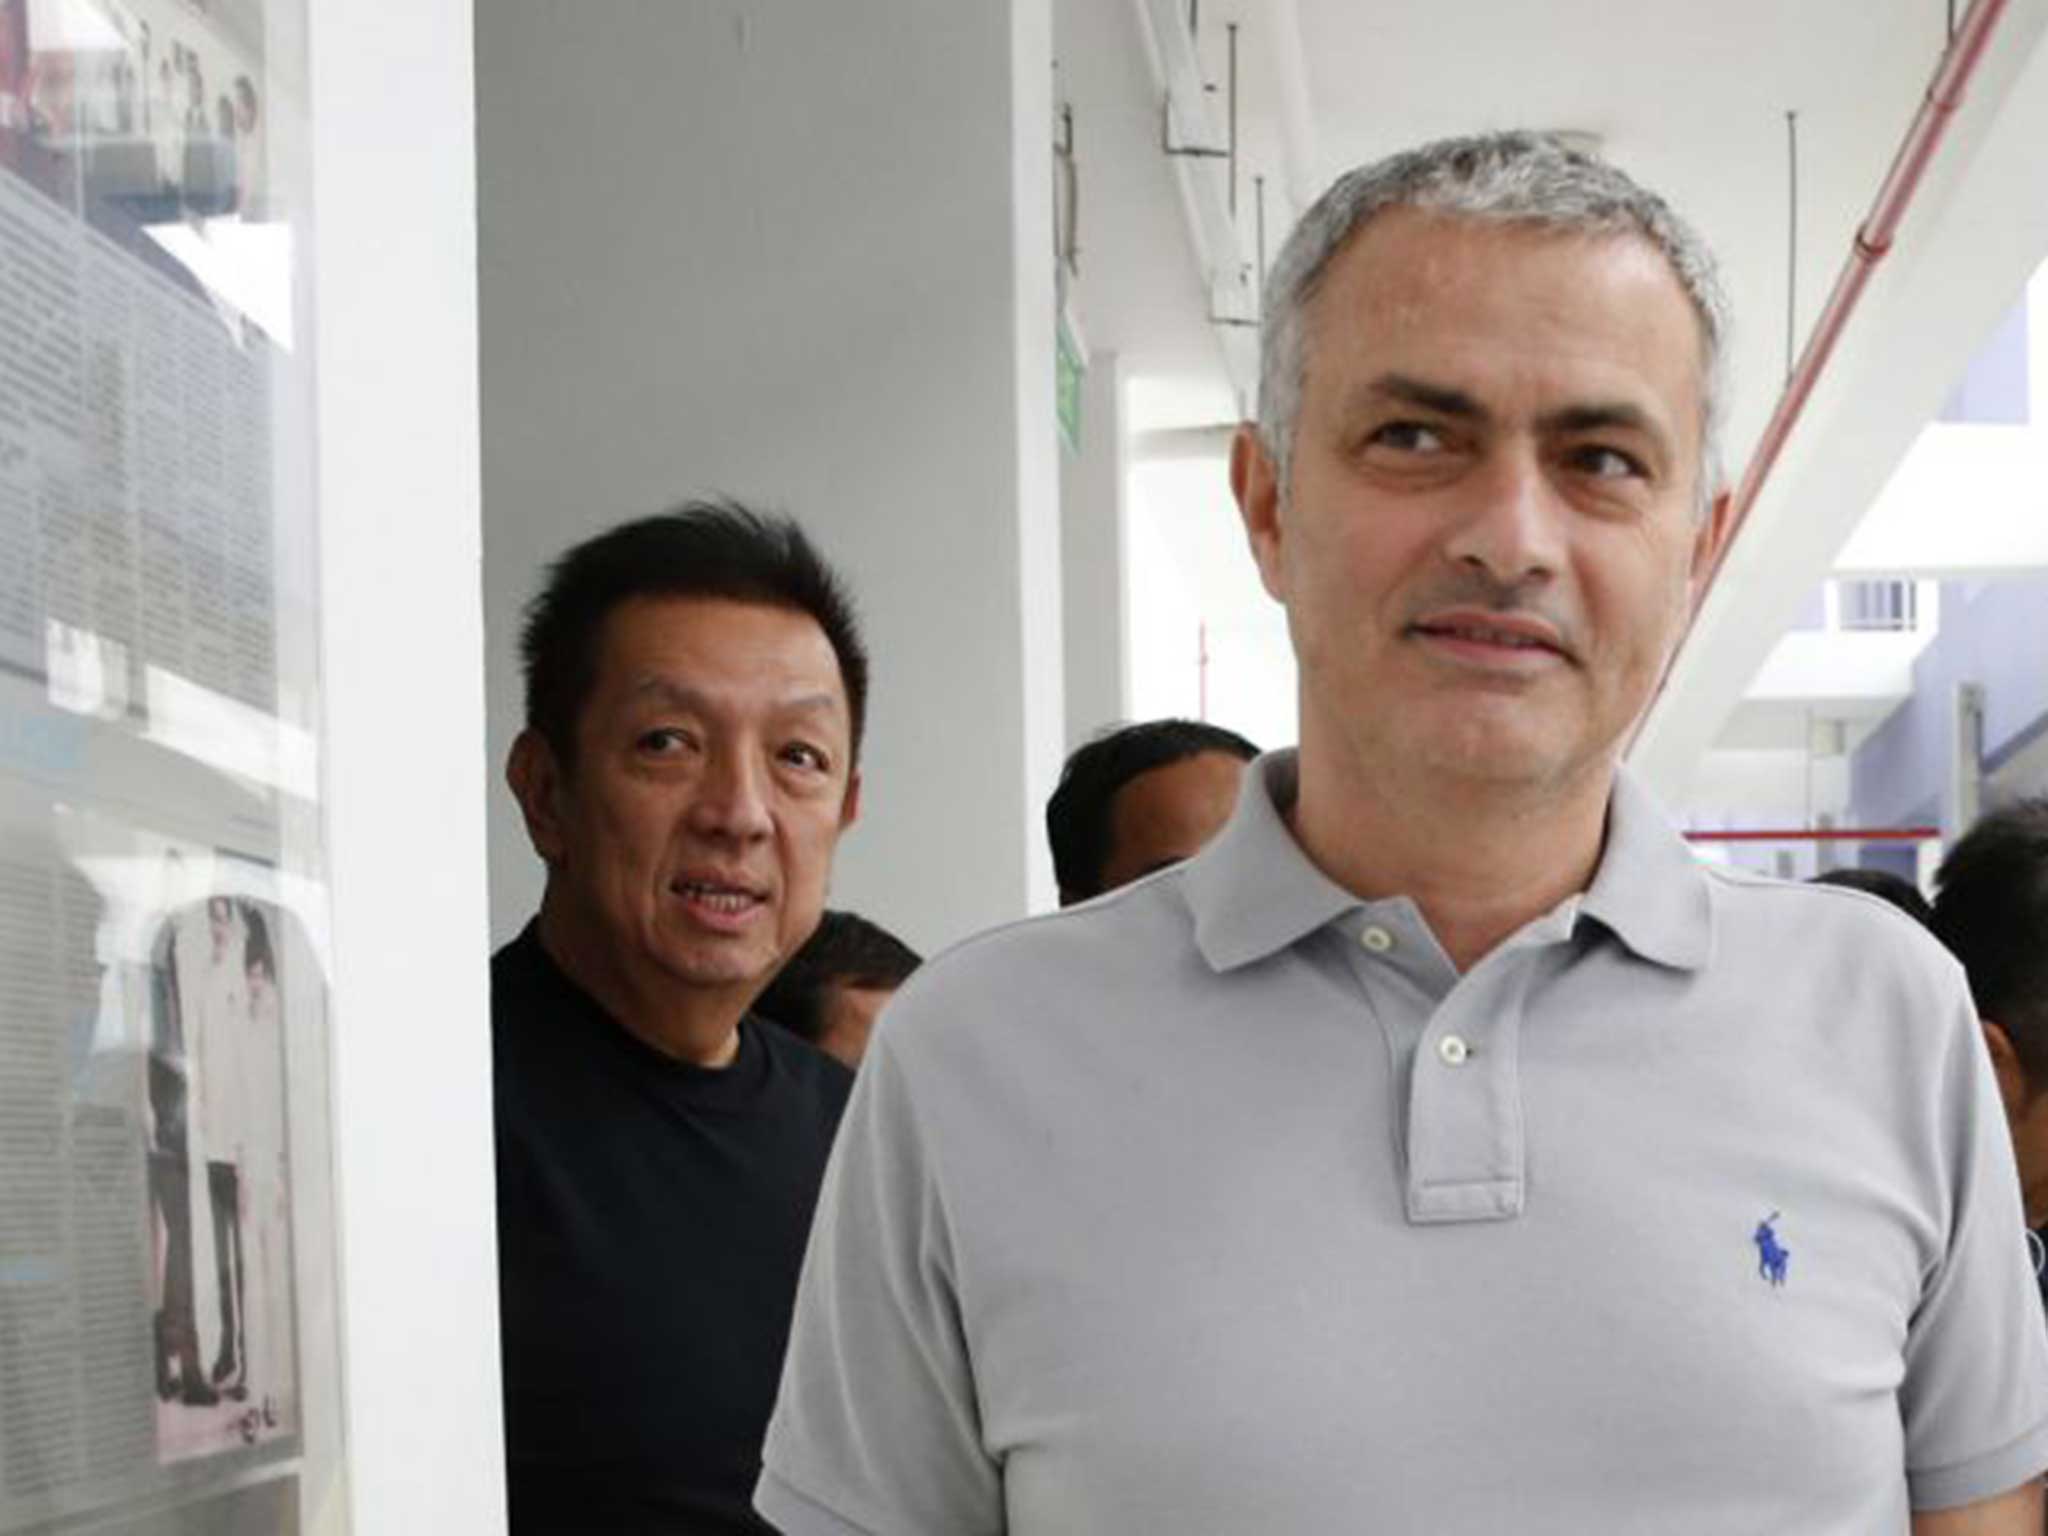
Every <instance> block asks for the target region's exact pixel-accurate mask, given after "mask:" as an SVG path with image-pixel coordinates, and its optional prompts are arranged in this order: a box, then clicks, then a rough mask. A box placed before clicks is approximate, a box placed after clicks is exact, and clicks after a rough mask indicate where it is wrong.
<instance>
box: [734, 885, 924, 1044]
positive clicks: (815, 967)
mask: <svg viewBox="0 0 2048 1536" xmlns="http://www.w3.org/2000/svg"><path fill="white" fill-rule="evenodd" d="M921 963H922V962H921V961H920V959H919V957H918V954H917V951H916V950H914V949H912V948H911V947H910V946H909V945H908V944H905V943H904V942H903V941H902V940H901V939H899V938H897V937H896V935H895V934H893V933H891V932H889V931H888V930H887V929H886V928H883V927H881V926H880V925H878V924H875V923H871V922H869V921H868V920H867V919H866V918H864V917H861V916H860V915H858V914H857V913H853V912H830V911H828V912H827V913H826V914H825V915H824V916H823V917H822V918H820V919H819V920H818V928H817V931H816V932H815V933H813V934H812V935H811V937H810V939H809V941H808V942H806V943H805V945H804V947H803V948H802V949H800V950H798V951H797V952H796V954H795V956H794V957H792V958H791V960H790V962H789V964H787V965H785V966H784V967H783V968H782V969H781V970H780V971H778V972H776V974H775V979H774V980H773V981H772V982H770V983H769V984H768V990H767V991H766V992H763V993H762V994H761V996H760V998H759V999H758V1000H757V1001H756V1002H755V1004H754V1011H755V1012H756V1013H758V1014H760V1015H761V1017H763V1018H764V1019H768V1020H770V1021H771V1022H773V1023H776V1024H780V1025H781V1026H782V1027H783V1028H784V1029H787V1030H789V1031H790V1032H791V1033H793V1034H796V1035H798V1036H800V1037H802V1038H803V1039H805V1040H808V1041H810V1042H811V1044H813V1045H815V1046H817V1047H818V1049H819V1050H821V1051H824V1052H826V1053H827V1054H829V1055H832V1056H836V1057H838V1058H839V1059H840V1060H841V1061H843V1062H845V1063H846V1064H847V1065H848V1066H849V1067H858V1066H859V1065H860V1059H861V1057H862V1056H863V1055H865V1054H866V1052H867V1048H868V1036H869V1035H870V1034H872V1033H873V1031H874V1027H875V1018H876V1016H877V1015H878V1014H880V1013H881V1011H882V1008H883V1005H884V1004H886V1003H887V1002H888V1001H889V999H890V998H891V997H892V996H894V995H895V992H896V989H897V988H898V987H900V986H902V985H903V983H904V982H906V981H908V980H909V979H910V973H911V972H912V971H914V970H916V969H917V968H918V966H919V965H920V964H921Z"/></svg>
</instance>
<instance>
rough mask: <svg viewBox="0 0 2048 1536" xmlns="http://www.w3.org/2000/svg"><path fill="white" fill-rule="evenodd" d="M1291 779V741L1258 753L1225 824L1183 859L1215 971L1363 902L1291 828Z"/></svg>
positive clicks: (1272, 950)
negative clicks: (1320, 865)
mask: <svg viewBox="0 0 2048 1536" xmlns="http://www.w3.org/2000/svg"><path fill="white" fill-rule="evenodd" d="M1295 782H1296V780H1295V755H1294V750H1293V749H1292V748H1288V749H1287V750H1285V751H1280V752H1268V753H1266V754H1265V755H1264V756H1263V757H1260V758H1259V759H1258V760H1257V761H1255V762H1254V763H1253V764H1252V765H1251V768H1250V769H1249V770H1248V771H1247V772H1246V773H1245V776H1244V783H1243V785H1242V786H1241V787H1240V788H1239V790H1238V794H1237V809H1236V810H1234V811H1232V812H1231V815H1230V820H1228V821H1227V822H1225V823H1224V824H1223V830H1222V831H1220V832H1218V833H1217V834H1216V836H1215V837H1214V838H1212V839H1211V840H1210V842H1209V846H1208V847H1206V848H1204V849H1203V850H1202V851H1201V852H1200V853H1198V854H1196V855H1195V857H1194V858H1192V859H1190V860H1189V861H1188V862H1187V864H1186V865H1184V866H1183V869H1184V875H1183V878H1182V885H1181V888H1182V890H1183V891H1184V892H1185V893H1186V895H1187V900H1188V905H1189V907H1190V908H1191V909H1192V910H1193V912H1194V918H1195V946H1196V947H1197V948H1198V949H1200V950H1201V952H1202V957H1203V958H1204V959H1206V960H1207V961H1208V962H1209V964H1210V965H1211V966H1213V967H1214V968H1215V969H1217V970H1219V971H1228V970H1234V969H1235V968H1237V967H1238V966H1240V965H1249V964H1250V963H1251V962H1252V961H1254V960H1263V959H1264V958H1265V957H1266V956H1268V955H1271V954H1276V953H1278V952H1279V951H1280V950H1283V949H1285V948H1287V946H1288V945H1290V944H1293V943H1294V942H1295V941H1296V940H1298V939H1301V938H1305V937H1306V936H1307V935H1309V934H1311V933H1313V932H1315V931H1316V929H1318V928H1320V927H1322V926H1323V925H1324V924H1325V923H1327V922H1329V921H1331V920H1332V919H1333V918H1337V917H1341V916H1342V915H1343V914H1344V913H1346V912H1349V911H1352V910H1354V909H1356V908H1357V907H1359V906H1361V905H1362V903H1361V902H1360V901H1359V899H1358V898H1357V897H1356V896H1354V895H1352V894H1351V893H1350V892H1349V891H1347V890H1345V889H1344V888H1343V887H1342V886H1340V885H1338V884H1337V883H1336V882H1335V881H1334V880H1332V879H1331V878H1330V877H1329V876H1328V875H1326V874H1324V873H1323V872H1322V871H1321V870H1319V869H1317V868H1316V867H1315V865H1314V864H1312V863H1310V862H1309V858H1308V855H1307V854H1305V853H1303V852H1302V851H1301V845H1300V844H1298V843H1297V842H1295V840H1294V834H1293V833H1292V832H1291V831H1289V830H1288V827H1287V822H1286V820H1285V809H1286V808H1287V807H1289V806H1292V805H1293V803H1294V794H1295Z"/></svg>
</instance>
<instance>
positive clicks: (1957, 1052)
mask: <svg viewBox="0 0 2048 1536" xmlns="http://www.w3.org/2000/svg"><path fill="white" fill-rule="evenodd" d="M1956 990H1957V991H1958V992H1960V991H1961V988H1960V987H1958V988H1957V989H1956ZM1951 1018H1952V1021H1953V1025H1954V1027H1953V1028H1952V1029H1951V1030H1950V1031H1949V1036H1948V1040H1947V1052H1946V1059H1945V1061H1944V1062H1943V1066H1942V1072H1941V1081H1940V1086H1939V1093H1940V1103H1939V1105H1938V1107H1937V1113H1938V1115H1939V1117H1940V1118H1939V1124H1938V1127H1937V1132H1936V1137H1935V1140H1936V1144H1937V1146H1938V1148H1939V1155H1940V1156H1941V1157H1942V1159H1943V1161H1944V1163H1945V1165H1946V1166H1945V1175H1946V1177H1945V1184H1946V1187H1947V1191H1948V1199H1949V1216H1950V1221H1949V1233H1948V1246H1947V1249H1946V1252H1945V1253H1944V1255H1943V1256H1942V1259H1941V1261H1940V1262H1939V1263H1938V1264H1937V1265H1936V1267H1935V1268H1934V1269H1933V1271H1932V1272H1931V1273H1930V1274H1929V1275H1928V1276H1927V1280H1926V1283H1925V1285H1924V1287H1923V1289H1922V1294H1921V1301H1920V1306H1919V1309H1918V1310H1917V1311H1916V1312H1915V1314H1914V1316H1913V1320H1912V1323H1911V1326H1910V1329H1909V1331H1908V1334H1907V1339H1906V1357H1905V1365H1906V1376H1905V1382H1904V1385H1903V1386H1902V1387H1901V1389H1900V1404H1899V1406H1900V1413H1901V1415H1902V1418H1903V1421H1904V1427H1905V1438H1906V1476H1907V1482H1908V1485H1909V1488H1910V1492H1911V1496H1912V1503H1913V1507H1914V1508H1915V1509H1916V1510H1929V1509H1950V1508H1954V1507H1956V1506H1958V1505H1964V1504H1973V1503H1976V1502H1978V1501H1980V1500H1983V1499H1988V1498H1994V1497H1996V1496H1997V1495H1999V1494H2002V1493H2005V1492H2007V1491H2009V1490H2011V1489H2013V1488H2016V1487H2018V1486H2019V1485H2020V1484H2022V1483H2024V1482H2026V1481H2027V1480H2028V1479H2029V1478H2032V1477H2037V1476H2039V1475H2040V1474H2041V1472H2042V1470H2043V1468H2044V1467H2048V1324H2044V1322H2043V1318H2042V1308H2041V1296H2040V1292H2039V1289H2038V1287H2037V1284H2036V1281H2035V1275H2034V1269H2033V1262H2032V1259H2031V1257H2030V1256H2029V1253H2028V1243H2027V1240H2026V1230H2025V1226H2024V1219H2023V1217H2022V1214H2021V1206H2020V1196H2019V1181H2018V1178H2017V1176H2016V1174H2015V1172H2014V1169H2013V1158H2012V1142H2011V1137H2010V1133H2009V1132H2008V1131H2007V1129H2006V1123H2005V1114H2004V1110H2003V1108H2002V1106H2001V1104H2000V1102H1999V1098H1998V1088H1997V1082H1996V1080H1995V1078H1994V1077H1993V1075H1992V1071H1991V1062H1990V1058H1989V1056H1988V1054H1987V1053H1986V1051H1985V1049H1984V1044H1983V1039H1982V1036H1981V1034H1980V1033H1979V1026H1978V1023H1977V1019H1976V1016H1975V1011H1974V1010H1973V1009H1972V1008H1971V1006H1970V1004H1969V1000H1968V997H1967V995H1963V996H1960V997H1959V998H1958V999H1957V1001H1956V1004H1955V1012H1954V1013H1953V1014H1952V1015H1951Z"/></svg>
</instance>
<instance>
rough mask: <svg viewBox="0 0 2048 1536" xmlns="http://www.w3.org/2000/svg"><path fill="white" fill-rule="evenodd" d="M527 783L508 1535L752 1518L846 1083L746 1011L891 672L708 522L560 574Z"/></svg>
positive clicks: (521, 779)
mask: <svg viewBox="0 0 2048 1536" xmlns="http://www.w3.org/2000/svg"><path fill="white" fill-rule="evenodd" d="M522 653H523V660H524V664H525V673H526V729H525V730H524V731H523V732H522V733H521V734H520V737H519V739H518V741H517V742H516V743H515V744H514V746H513V748H512V755H511V761H510V763H509V765H508V769H507V776H508V778H509V780H510V782H511V786H512V790H513V792H514V794H516V795H517V796H518V799H519V804H520V808H521V810H522V812H523V813H524V815H525V819H526V826H527V831H528V834H529V836H530V837H531V838H532V840H533V846H534V849H535V851H536V852H538V853H539V854H540V856H541V858H542V859H543V860H544V861H545V862H546V864H547V888H546V893H545V895H544V896H543V898H542V901H541V908H540V913H539V915H538V916H537V917H536V918H535V919H534V920H533V922H531V923H530V924H528V925H527V928H526V930H525V932H523V933H522V934H520V936H519V937H518V938H517V939H515V940H513V941H512V943H510V944H508V945H506V946H505V948H504V949H502V950H500V951H499V952H498V955H497V957H496V959H495V960H494V962H493V964H492V971H491V980H492V1031H493V1040H494V1060H495V1087H496V1097H497V1155H498V1251H499V1274H500V1293H501V1302H502V1309H503V1327H504V1371H505V1434H506V1442H507V1461H508V1492H509V1501H510V1513H511V1528H512V1530H513V1531H514V1532H515V1533H553V1532H565V1533H566V1532H576V1533H579V1536H580V1533H586V1532H629V1531H630V1532H634V1533H643V1532H742V1531H744V1532H758V1531H762V1530H765V1529H766V1527H765V1526H763V1525H762V1524H761V1523H760V1521H759V1519H758V1517H756V1516H755V1515H754V1514H753V1513H752V1512H751V1510H750V1509H749V1507H748V1500H749V1496H750V1494H751V1491H752V1487H753V1483H754V1480H755V1478H756V1476H757V1475H758V1473H759V1469H760V1446H761V1436H762V1432H763V1430H764V1429H765V1427H766V1425H767V1421H768V1414H769V1410H770V1408H771V1407H772V1406H773V1404H774V1398H775V1389H776V1384H777V1380H778V1377H779V1375H780V1371H781V1364H782V1353H783V1348H784V1345H785V1343H786V1341H787V1337H788V1332H789V1317H790V1311H791V1308H792V1305H793V1303H794V1300H795V1294H796V1282H797V1272H798V1268H799V1266H800V1264H801V1261H802V1258H803V1250H804V1243H805V1239H806V1236H807V1234H808V1231H809V1227H810V1219H811V1210H812V1207H813V1205H814V1204H815V1203H816V1200H817V1192H818V1183H819V1179H820V1177H821V1176H822V1174H823V1172H824V1166H825V1158H826V1154H827V1153H828V1151H829V1150H830V1147H831V1142H832V1136H833V1133H834V1131H835V1130H836V1129H837V1127H838V1123H839V1115H840V1112H841V1110H842V1109H843V1108H844V1106H845V1102H846V1095H847V1092H848V1090H849V1088H850V1086H851V1082H852V1079H851V1076H850V1074H849V1073H848V1072H847V1071H846V1070H845V1068H843V1067H842V1066H841V1065H840V1064H839V1063H837V1062H835V1061H833V1060H832V1059H831V1058H830V1057H828V1056H826V1055H825V1054H824V1053H823V1052H821V1051H818V1050H816V1049H814V1048H813V1047H811V1046H810V1045H808V1044H806V1043H804V1042H803V1041H801V1040H798V1039H796V1038H795V1037H793V1036H791V1035H789V1034H788V1033H786V1032H783V1031H780V1030H776V1029H771V1028H765V1027H762V1026H760V1025H759V1024H758V1023H757V1022H756V1020H755V1019H754V1018H753V1017H752V1016H750V1014H749V1013H748V1009H749V1007H750V1005H751V1004H752V1003H753V1001H754V998H755V996H756V995H757V994H758V993H759V992H760V990H761V989H762V987H764V986H765V985H766V984H767V982H768V980H769V978H770V977H771V976H772V975H773V974H774V972H775V969H776V967H777V966H778V965H780V964H781V963H782V962H783V961H784V960H785V959H787V958H788V956H789V955H790V954H791V953H792V952H794V951H795V950H796V949H797V948H798V946H800V945H801V944H802V943H803V941H804V940H805V938H806V937H808V936H809V934H810V932H811V930H812V929H813V928H814V927H815V926H816V925H817V922H818V916H819V913H820V911H821V910H822V909H823V906H824V900H825V887H826V881H827V876H828V875H829V873H830V869H831V862H832V852H833V849H834V846H835V845H836V844H837V842H838V840H839V835H840V833H841V832H842V831H843V830H844V829H845V828H846V827H847V826H849V825H850V824H851V823H852V821H853V819H854V815H855V813H856V811H857V809H858V805H859V799H860V778H859V773H858V770H857V762H858V756H859V749H860V739H861V727H862V722H863V716H864V710H865V705H866V698H867V660H866V656H865V654H864V652H863V650H862V648H861V642H860V638H859V635H858V632H857V630H856V627H855V624H854V619H853V616H852V611H851V607H850V604H849V603H848V601H847V598H846V595H845V593H844V590H843V589H842V587H841V586H840V584H839V582H838V580H837V578H836V577H835V576H834V575H833V573H832V572H831V570H830V569H829V568H828V567H827V566H826V565H825V563H824V561H823V560H822V559H821V558H820V557H819V555H818V554H817V552H816V551H815V550H814V549H813V548H812V546H811V545H810V543H809V542H808V541H807V540H806V539H805V538H804V536H803V534H802V533H801V532H800V531H799V530H798V529H797V528H796V527H795V526H794V525H793V524H790V523H788V522H785V521H781V520H777V519H768V518H763V517H759V516H757V515H755V514H753V513H750V512H747V511H746V510H744V509H743V508H740V507H737V506H734V505H731V504H724V503H720V504H710V503H694V504H691V505H689V506H686V507H684V508H682V509H680V510H679V511H677V512H673V513H669V514H666V515H663V516H660V517H653V518H646V519H643V520H640V521H638V522H633V523H628V524H625V525H622V526H621V527H618V528H615V529H613V530H612V531H611V532H609V533H606V534H603V535H601V536H599V537H597V538H595V539H592V540H590V541H589V542H587V543H584V544H581V545H578V546H577V547H576V548H574V549H572V550H570V551H569V553H568V554H567V555H565V556H564V557H563V558H562V559H561V560H560V561H559V562H557V563H556V564H555V566H554V567H553V568H552V570H551V571H550V573H549V576H548V581H547V585H546V587H545V588H544V589H543V590H542V592H541V593H540V595H539V596H538V597H537V598H536V599H535V600H534V602H533V603H532V605H531V606H530V607H529V609H528V611H527V621H526V628H525V631H524V635H523V637H522Z"/></svg>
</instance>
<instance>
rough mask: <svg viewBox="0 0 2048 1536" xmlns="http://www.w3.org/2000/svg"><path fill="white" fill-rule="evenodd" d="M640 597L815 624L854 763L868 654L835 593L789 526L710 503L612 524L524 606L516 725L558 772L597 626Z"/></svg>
mask: <svg viewBox="0 0 2048 1536" xmlns="http://www.w3.org/2000/svg"><path fill="white" fill-rule="evenodd" d="M643 597H652V598H666V597H701V598H720V599H726V600H728V601H732V602H740V603H760V604H764V605H766V606H769V607H774V608H787V609H790V610H791V611H793V612H796V613H804V614H808V615H810V616H811V617H812V618H813V619H815V620H817V622H818V627H819V628H820V629H822V630H823V631H824V632H825V638H826V640H828V641H829V642H830V643H831V646H832V653H833V655H834V656H836V657H837V658H838V660H839V678H840V681H841V682H842V683H843V684H844V685H845V687H846V703H847V707H848V710H849V712H850V713H851V715H852V720H853V754H854V758H855V760H856V761H858V759H859V757H860V745H861V738H862V735H863V733H864V731H865V729H866V726H867V708H868V653H867V649H866V647H865V646H863V645H862V643H861V638H860V625H859V622H858V620H857V619H856V618H855V615H854V609H853V600H852V598H851V597H850V596H849V595H848V593H847V590H846V585H845V583H844V582H843V581H841V580H840V578H839V575H838V573H837V572H835V571H834V570H833V569H832V567H831V566H830V565H828V564H826V562H825V557H824V556H823V555H821V554H819V553H818V550H817V547H816V546H815V545H813V544H812V543H811V541H810V540H809V539H808V538H807V537H805V535H804V531H803V530H802V529H801V528H799V527H798V526H797V525H796V524H795V523H793V522H791V521H790V520H789V519H788V518H785V517H771V516H768V515H766V514H764V513H760V512H755V511H753V510H751V509H749V508H747V507H744V506H742V505H740V504H739V503H738V502H736V501H727V500H711V501H691V502H686V503H684V504H683V505H682V506H680V507H677V508H675V509H674V510H673V511H669V512H663V513H659V514H657V515H656V516H653V517H643V518H638V519H636V520H635V521H633V522H629V523H621V524H619V526H618V527H616V528H613V529H611V530H609V531H608V532H605V533H601V534H599V535H597V537H595V538H593V539H587V540H585V541H584V542H583V543H581V544H578V545H576V546H575V547H574V548H572V549H570V550H569V551H568V552H567V553H566V554H564V555H563V556H562V557H561V558H560V559H559V560H557V561H555V563H554V564H553V565H551V566H550V567H549V568H548V575H547V582H546V584H545V585H544V586H543V587H542V588H541V590H540V592H539V593H538V594H537V595H536V596H535V597H534V599H533V601H532V602H530V603H528V604H527V605H526V625H525V628H524V629H523V630H522V631H521V633H520V637H519V653H520V660H521V663H522V665H523V666H524V668H525V672H526V724H527V727H528V728H529V729H531V730H534V731H537V732H539V733H540V735H541V736H542V737H543V738H544V739H545V740H546V741H547V743H548V745H549V747H551V748H552V749H553V751H554V754H555V757H556V758H557V759H558V760H559V761H560V762H561V763H562V765H563V766H564V767H565V768H566V767H569V766H571V765H573V763H574V762H575V757H576V725H577V721H578V720H580V719H581V718H582V714H583V706H584V704H585V702H586V701H587V700H588V698H589V696H590V690H591V687H592V686H593V685H594V683H595V682H596V679H597V650H598V642H599V638H600V636H601V635H602V633H603V629H604V622H605V620H606V619H608V618H610V617H611V615H612V612H613V610H615V609H617V608H618V607H619V606H620V605H622V604H624V603H627V602H630V601H632V600H633V599H635V598H643Z"/></svg>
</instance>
